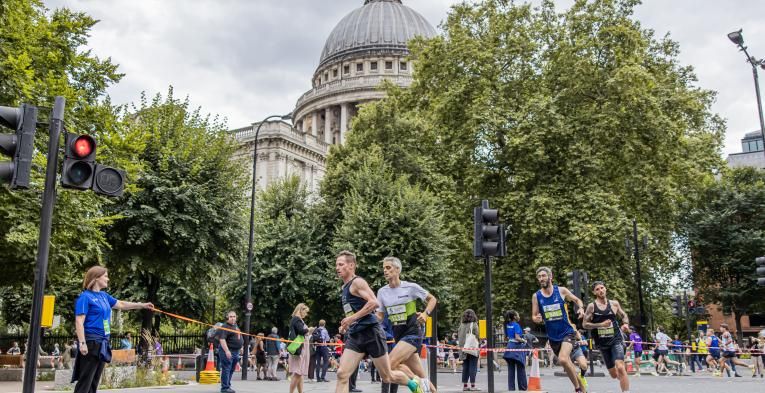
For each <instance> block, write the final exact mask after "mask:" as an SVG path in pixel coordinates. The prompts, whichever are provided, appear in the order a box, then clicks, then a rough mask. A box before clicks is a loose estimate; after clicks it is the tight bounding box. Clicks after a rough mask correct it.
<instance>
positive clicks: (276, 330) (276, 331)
mask: <svg viewBox="0 0 765 393" xmlns="http://www.w3.org/2000/svg"><path fill="white" fill-rule="evenodd" d="M278 332H279V329H277V328H276V326H274V327H272V328H271V333H273V334H276V333H278Z"/></svg>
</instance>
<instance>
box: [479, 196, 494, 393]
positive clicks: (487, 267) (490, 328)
mask: <svg viewBox="0 0 765 393" xmlns="http://www.w3.org/2000/svg"><path fill="white" fill-rule="evenodd" d="M487 207H488V206H487ZM483 266H484V280H485V281H486V282H485V285H484V301H485V302H486V336H487V337H486V339H487V344H486V347H487V349H488V350H487V351H486V368H487V369H488V371H489V374H488V376H489V384H488V389H489V393H494V351H493V349H494V322H493V320H492V309H491V258H490V257H489V256H488V255H487V256H485V257H484V260H483ZM478 362H479V363H480V362H481V358H480V356H479V357H478Z"/></svg>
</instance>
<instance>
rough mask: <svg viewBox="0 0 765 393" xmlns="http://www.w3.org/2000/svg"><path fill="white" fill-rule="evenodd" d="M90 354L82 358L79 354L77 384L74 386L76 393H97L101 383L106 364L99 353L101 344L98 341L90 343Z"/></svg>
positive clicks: (78, 353)
mask: <svg viewBox="0 0 765 393" xmlns="http://www.w3.org/2000/svg"><path fill="white" fill-rule="evenodd" d="M87 345H88V354H87V355H85V356H82V353H80V352H79V351H78V352H77V359H76V360H75V361H76V362H77V366H76V367H77V370H78V376H79V377H78V378H77V384H76V385H75V386H74V393H96V390H97V389H98V384H99V383H101V373H102V372H103V371H104V364H105V362H103V361H101V358H100V357H99V355H98V354H99V352H101V344H100V343H99V342H96V341H88V342H87Z"/></svg>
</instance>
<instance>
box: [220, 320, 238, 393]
mask: <svg viewBox="0 0 765 393" xmlns="http://www.w3.org/2000/svg"><path fill="white" fill-rule="evenodd" d="M218 341H219V342H220V346H219V347H218V361H219V362H220V392H221V393H236V392H235V391H234V390H233V389H231V377H232V376H233V375H234V368H235V367H236V365H237V364H238V363H239V350H240V349H242V346H244V340H242V333H241V332H240V331H239V326H237V324H236V313H235V312H234V311H229V312H228V313H227V314H226V323H224V324H223V325H222V326H221V329H219V331H218Z"/></svg>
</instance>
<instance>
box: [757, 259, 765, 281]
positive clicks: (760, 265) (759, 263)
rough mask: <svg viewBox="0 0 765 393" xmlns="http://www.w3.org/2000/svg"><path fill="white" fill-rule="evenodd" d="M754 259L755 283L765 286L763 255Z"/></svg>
mask: <svg viewBox="0 0 765 393" xmlns="http://www.w3.org/2000/svg"><path fill="white" fill-rule="evenodd" d="M754 261H755V263H757V270H756V272H757V285H759V286H761V287H765V257H757V258H755V259H754Z"/></svg>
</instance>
